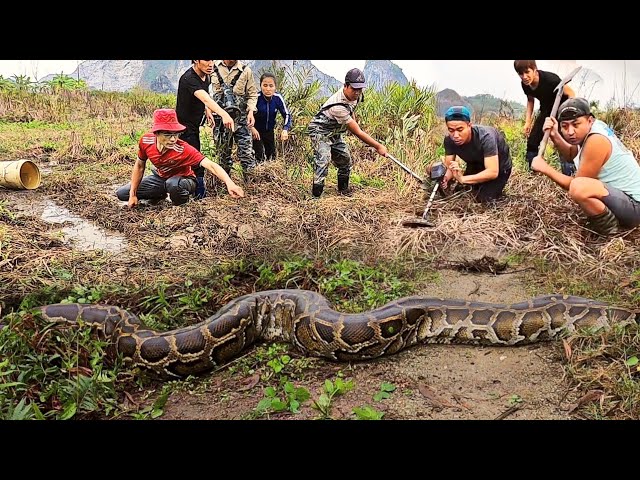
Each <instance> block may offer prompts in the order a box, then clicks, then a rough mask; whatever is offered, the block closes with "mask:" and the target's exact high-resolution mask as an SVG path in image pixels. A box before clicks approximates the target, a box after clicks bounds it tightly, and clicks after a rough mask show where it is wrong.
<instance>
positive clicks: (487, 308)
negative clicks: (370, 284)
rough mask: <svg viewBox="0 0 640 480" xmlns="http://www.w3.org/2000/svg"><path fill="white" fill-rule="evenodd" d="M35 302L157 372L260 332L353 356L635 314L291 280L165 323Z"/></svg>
mask: <svg viewBox="0 0 640 480" xmlns="http://www.w3.org/2000/svg"><path fill="white" fill-rule="evenodd" d="M39 310H40V312H41V315H42V316H43V318H45V319H47V320H49V321H52V322H66V323H72V324H78V323H81V322H83V323H86V324H89V325H91V327H92V328H93V329H94V330H95V331H96V332H97V333H98V335H99V337H100V338H102V339H104V340H107V341H108V342H109V344H110V345H112V350H114V351H115V353H117V354H122V356H123V358H124V360H125V362H127V363H129V364H132V365H135V366H140V367H144V368H147V369H150V370H152V371H154V372H156V373H159V374H160V375H161V376H165V377H166V376H169V377H184V376H186V375H191V374H198V373H201V372H204V371H206V370H209V369H211V368H214V367H216V366H219V365H223V364H225V363H226V362H228V361H229V360H231V359H233V358H234V357H236V356H237V355H238V354H240V353H241V352H242V351H243V350H244V349H246V348H247V347H248V346H250V345H251V344H253V343H254V342H256V341H257V340H259V339H262V340H267V341H284V342H289V343H291V344H293V345H294V346H295V347H297V348H298V349H299V350H300V351H301V352H302V353H303V354H305V355H310V356H318V357H324V358H328V359H331V360H336V361H358V360H367V359H373V358H377V357H380V356H383V355H390V354H394V353H396V352H399V351H400V350H403V349H405V348H407V347H410V346H412V345H416V344H419V343H467V344H485V345H505V346H509V345H522V344H527V343H533V342H538V341H543V340H551V339H554V338H557V337H558V336H559V335H560V334H561V333H562V332H569V333H571V332H574V331H576V330H578V329H582V328H593V329H600V328H609V327H611V325H613V324H615V323H631V322H635V321H638V318H639V317H638V316H637V315H638V312H636V311H635V310H632V309H627V308H621V307H613V306H609V305H607V304H605V303H602V302H599V301H595V300H590V299H587V298H581V297H575V296H563V295H545V296H540V297H536V298H533V299H531V300H528V301H523V302H520V303H514V304H496V303H483V302H469V301H462V300H452V299H439V298H429V297H422V296H411V297H405V298H401V299H398V300H395V301H392V302H389V303H387V304H386V305H383V306H381V307H379V308H376V309H374V310H371V311H369V312H363V313H352V314H349V313H340V312H338V311H336V310H334V309H333V308H332V306H331V304H330V303H329V301H328V300H327V299H326V298H325V297H324V296H322V295H320V294H319V293H316V292H312V291H307V290H297V289H282V290H269V291H263V292H256V293H251V294H248V295H244V296H241V297H238V298H236V299H234V300H232V301H230V302H229V303H228V304H226V305H225V306H223V307H222V308H221V309H220V310H219V311H218V312H217V313H215V314H214V315H212V316H210V317H209V318H207V319H206V320H204V321H203V322H200V323H198V324H195V325H192V326H187V327H184V328H179V329H176V330H172V331H168V332H157V331H154V330H151V329H148V328H146V327H145V326H144V325H143V324H142V322H141V321H140V320H139V319H138V317H137V316H135V315H134V314H132V313H130V312H128V311H126V310H124V309H122V308H119V307H115V306H109V305H87V304H77V303H69V304H52V305H46V306H43V307H40V308H39Z"/></svg>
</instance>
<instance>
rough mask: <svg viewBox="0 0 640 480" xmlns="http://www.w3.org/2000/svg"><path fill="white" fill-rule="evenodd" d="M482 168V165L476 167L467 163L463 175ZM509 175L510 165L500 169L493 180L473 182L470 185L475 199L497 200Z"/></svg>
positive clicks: (476, 171) (481, 200)
mask: <svg viewBox="0 0 640 480" xmlns="http://www.w3.org/2000/svg"><path fill="white" fill-rule="evenodd" d="M482 170H484V166H482V167H478V166H475V165H467V169H466V170H465V172H464V174H465V175H473V174H476V173H480V172H481V171H482ZM510 176H511V167H508V168H506V169H500V173H498V177H497V178H494V179H493V180H489V181H488V182H484V183H475V184H473V185H471V193H472V194H473V196H474V197H475V199H476V201H478V202H481V203H486V202H491V201H494V200H497V199H498V198H500V197H501V196H502V192H503V191H504V187H505V186H506V185H507V180H509V177H510Z"/></svg>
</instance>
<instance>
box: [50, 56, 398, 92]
mask: <svg viewBox="0 0 640 480" xmlns="http://www.w3.org/2000/svg"><path fill="white" fill-rule="evenodd" d="M243 62H244V63H246V64H247V65H248V66H249V67H251V70H252V71H253V73H254V76H255V77H256V81H258V79H259V78H260V75H261V74H262V73H264V72H266V71H271V70H273V69H274V66H275V68H284V70H285V72H286V73H287V74H288V75H289V76H295V75H296V74H298V73H303V74H304V76H305V77H306V78H307V81H308V82H309V83H310V82H313V81H315V80H318V81H319V83H320V85H321V88H320V91H319V94H320V95H322V96H329V95H330V94H331V93H333V92H334V91H336V90H337V89H338V88H340V87H341V86H342V84H343V82H344V78H342V79H340V80H338V79H336V78H334V77H332V76H330V75H327V74H326V73H324V72H322V71H320V70H319V69H318V68H317V67H316V66H315V65H313V63H311V61H310V60H243ZM190 66H191V60H86V61H84V62H82V63H81V64H80V65H78V68H77V69H76V70H75V71H74V72H73V73H71V74H70V76H71V77H73V78H80V79H81V80H84V81H85V82H87V85H88V86H89V88H92V89H96V90H105V91H116V92H125V91H128V90H131V89H132V88H134V87H142V88H145V89H148V90H151V91H154V92H158V93H175V92H176V91H177V89H178V80H179V78H180V75H182V73H184V71H185V70H187V68H189V67H190ZM344 73H345V74H346V73H347V72H346V71H345V72H344ZM364 74H365V77H366V78H367V83H369V85H370V86H371V88H375V89H381V88H382V87H383V86H384V85H386V84H387V83H389V82H398V83H400V84H402V85H406V84H407V83H409V82H408V80H407V77H406V76H405V75H404V74H403V73H402V69H401V68H400V67H398V66H397V65H395V64H394V63H393V62H391V61H389V60H367V62H366V63H365V67H364ZM53 77H54V75H48V76H46V77H44V78H42V79H40V81H48V80H51V79H52V78H53Z"/></svg>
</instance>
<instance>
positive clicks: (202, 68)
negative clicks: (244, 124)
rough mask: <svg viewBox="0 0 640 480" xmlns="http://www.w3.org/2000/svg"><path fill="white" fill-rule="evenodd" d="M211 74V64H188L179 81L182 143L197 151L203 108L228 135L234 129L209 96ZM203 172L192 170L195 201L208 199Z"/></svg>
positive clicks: (198, 169) (225, 113)
mask: <svg viewBox="0 0 640 480" xmlns="http://www.w3.org/2000/svg"><path fill="white" fill-rule="evenodd" d="M212 72H213V60H191V67H189V69H188V70H187V71H185V72H184V73H183V74H182V75H181V76H180V79H179V80H178V93H177V98H176V113H177V115H178V121H179V122H180V123H182V124H183V125H184V126H185V127H186V130H185V131H184V132H183V134H182V136H181V139H182V140H183V141H185V142H187V143H188V144H189V145H191V146H192V147H193V148H195V149H196V150H200V125H201V124H202V121H203V119H204V115H205V106H206V107H207V108H209V109H210V110H211V111H213V112H215V113H217V114H218V115H220V118H221V119H222V121H221V123H222V124H224V126H225V128H228V129H229V130H230V131H233V129H234V123H233V119H232V118H231V116H230V115H229V114H228V113H227V112H225V110H224V109H223V108H222V107H220V106H219V105H218V104H217V103H216V102H215V101H214V100H213V99H212V98H211V97H210V96H209V85H211V73H212ZM204 170H205V169H204V168H202V167H196V168H195V169H194V171H195V174H196V190H195V193H194V196H195V198H196V199H202V198H204V197H206V195H207V190H206V187H205V183H204Z"/></svg>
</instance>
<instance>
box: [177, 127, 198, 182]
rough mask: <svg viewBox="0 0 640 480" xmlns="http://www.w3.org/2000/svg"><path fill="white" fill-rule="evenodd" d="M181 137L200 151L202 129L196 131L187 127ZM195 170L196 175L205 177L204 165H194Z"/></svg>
mask: <svg viewBox="0 0 640 480" xmlns="http://www.w3.org/2000/svg"><path fill="white" fill-rule="evenodd" d="M180 139H181V140H184V141H185V142H187V143H188V144H189V145H191V146H192V147H193V148H195V149H196V150H198V151H200V129H198V130H195V131H194V130H191V129H189V128H187V129H186V130H185V131H184V132H183V133H182V135H180ZM193 171H194V173H195V174H196V177H204V167H199V166H198V167H193Z"/></svg>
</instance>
